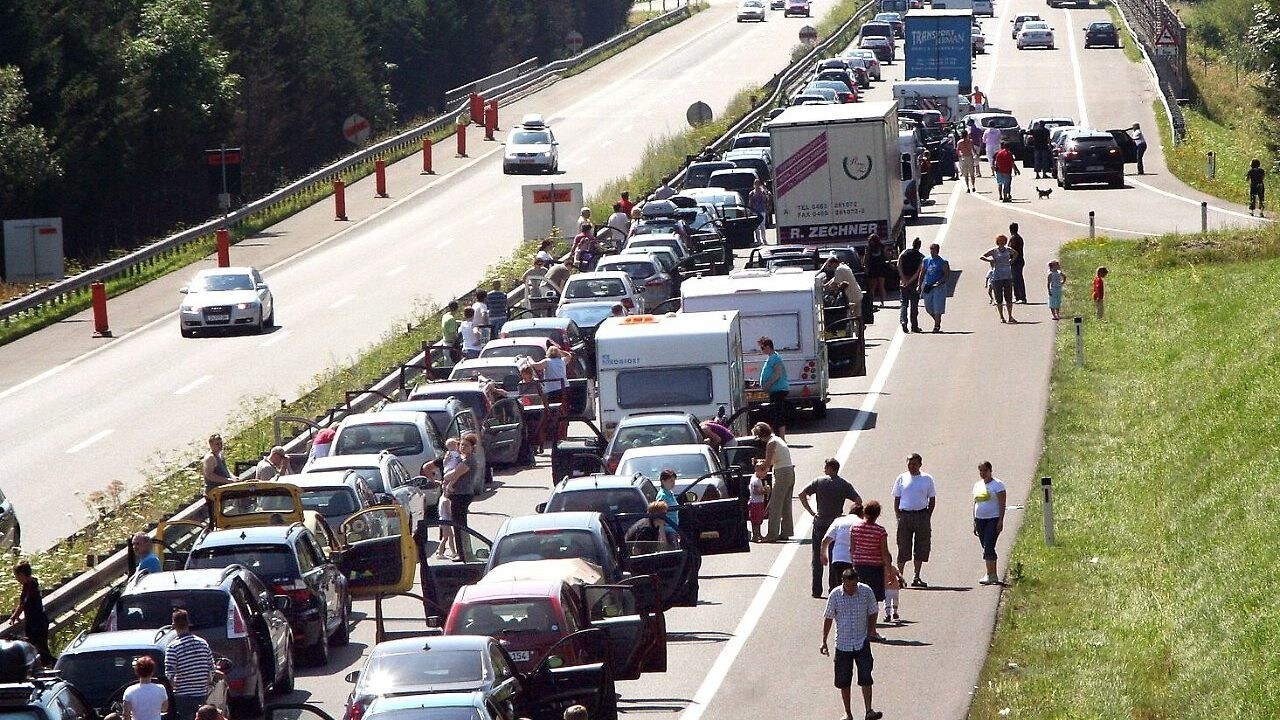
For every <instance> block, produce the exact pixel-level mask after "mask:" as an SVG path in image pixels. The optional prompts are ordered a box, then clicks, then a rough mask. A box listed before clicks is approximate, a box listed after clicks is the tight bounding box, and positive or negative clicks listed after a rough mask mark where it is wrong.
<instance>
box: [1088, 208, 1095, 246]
mask: <svg viewBox="0 0 1280 720" xmlns="http://www.w3.org/2000/svg"><path fill="white" fill-rule="evenodd" d="M1093 238H1094V227H1093V211H1092V210H1090V211H1089V239H1090V240H1092V239H1093Z"/></svg>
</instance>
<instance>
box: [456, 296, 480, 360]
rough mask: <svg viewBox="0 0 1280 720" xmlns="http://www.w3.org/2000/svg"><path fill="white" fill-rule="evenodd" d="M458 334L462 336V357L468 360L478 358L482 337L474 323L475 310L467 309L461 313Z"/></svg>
mask: <svg viewBox="0 0 1280 720" xmlns="http://www.w3.org/2000/svg"><path fill="white" fill-rule="evenodd" d="M458 332H459V333H460V334H461V335H462V357H464V358H467V359H468V360H471V359H474V358H478V357H480V347H481V344H482V343H481V338H482V335H481V333H480V328H479V327H478V326H477V323H476V309H475V308H473V307H469V308H467V309H466V310H463V311H462V324H461V325H459V326H458Z"/></svg>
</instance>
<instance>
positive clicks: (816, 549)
mask: <svg viewBox="0 0 1280 720" xmlns="http://www.w3.org/2000/svg"><path fill="white" fill-rule="evenodd" d="M822 470H823V472H824V473H826V474H825V475H822V476H821V477H819V478H817V479H816V480H814V481H813V482H811V483H809V484H808V485H806V486H805V487H804V489H803V490H801V491H800V507H803V508H804V510H805V512H807V513H809V514H810V515H812V516H813V532H812V534H811V537H810V539H811V541H812V544H811V547H810V548H809V549H810V550H811V551H812V557H811V558H810V565H811V570H812V571H813V573H812V575H813V577H812V580H813V582H812V584H811V587H810V590H811V591H812V594H813V596H814V597H815V598H820V597H822V589H823V588H822V571H823V570H825V569H826V567H825V566H826V563H824V562H823V561H822V538H823V537H824V536H825V535H826V534H827V529H828V528H830V527H831V523H833V522H835V521H836V519H837V518H839V517H840V516H841V515H843V514H844V503H845V501H846V500H847V501H849V502H850V503H853V504H854V505H855V506H857V505H861V504H862V496H860V495H858V491H857V490H854V489H853V485H850V484H849V481H848V480H845V479H844V478H842V477H840V461H839V460H836V459H835V458H827V459H826V461H825V462H823V464H822ZM810 495H812V496H814V499H815V500H816V503H815V504H816V505H817V506H818V509H817V510H816V511H815V510H814V509H813V507H812V506H811V505H810V504H809V496H810Z"/></svg>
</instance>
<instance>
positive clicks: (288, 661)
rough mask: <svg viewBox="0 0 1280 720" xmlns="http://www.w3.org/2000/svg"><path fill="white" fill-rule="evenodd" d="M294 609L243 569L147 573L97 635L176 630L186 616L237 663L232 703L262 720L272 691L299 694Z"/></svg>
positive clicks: (101, 616) (110, 611)
mask: <svg viewBox="0 0 1280 720" xmlns="http://www.w3.org/2000/svg"><path fill="white" fill-rule="evenodd" d="M289 602H290V601H282V600H280V599H277V598H276V597H273V595H272V593H271V592H270V591H269V590H268V589H267V587H266V586H265V585H263V584H262V581H261V580H259V579H258V577H257V576H256V575H254V574H253V573H252V572H250V571H249V570H247V569H245V568H244V567H241V566H240V565H231V566H228V567H225V568H222V569H212V570H180V571H177V572H160V573H145V572H144V573H138V574H136V575H134V576H133V577H131V578H129V581H128V582H126V583H125V584H124V585H122V586H120V587H117V588H115V589H113V590H111V591H110V592H109V593H108V594H107V596H106V597H105V598H104V599H103V601H102V603H101V604H100V605H99V606H98V615H97V617H96V618H95V619H94V623H93V626H92V628H91V629H90V632H91V633H102V632H114V631H128V630H160V629H162V628H165V627H167V626H168V625H169V620H170V618H171V617H172V615H173V611H174V610H186V611H187V614H188V615H189V616H190V617H191V629H192V631H193V632H194V633H195V634H196V635H199V636H200V637H202V638H204V639H205V640H206V641H207V642H208V643H209V647H210V649H212V650H213V654H214V655H218V656H221V657H225V658H227V659H228V660H230V661H231V663H232V665H231V670H230V672H229V673H228V676H227V689H228V694H229V696H230V699H231V700H232V702H234V703H236V704H238V705H240V706H241V708H242V709H243V711H244V712H245V713H246V714H248V715H257V714H259V713H261V712H262V707H263V702H264V700H265V698H266V695H267V692H268V691H277V692H290V691H292V690H293V677H294V673H293V637H292V634H291V633H290V632H289V621H288V619H287V618H286V617H285V615H284V613H283V612H281V610H280V608H279V606H280V605H286V606H287V605H288V604H289ZM64 657H65V656H64ZM161 664H163V662H161ZM126 669H127V667H126Z"/></svg>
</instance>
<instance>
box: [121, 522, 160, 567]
mask: <svg viewBox="0 0 1280 720" xmlns="http://www.w3.org/2000/svg"><path fill="white" fill-rule="evenodd" d="M129 548H130V550H131V551H132V553H133V556H132V558H131V559H132V560H133V563H134V571H135V572H138V571H141V572H152V573H158V572H160V571H161V570H162V569H163V568H161V567H160V558H158V557H156V550H155V545H154V544H153V543H152V542H151V536H150V535H148V534H146V533H144V532H137V533H134V534H133V537H131V538H129Z"/></svg>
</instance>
